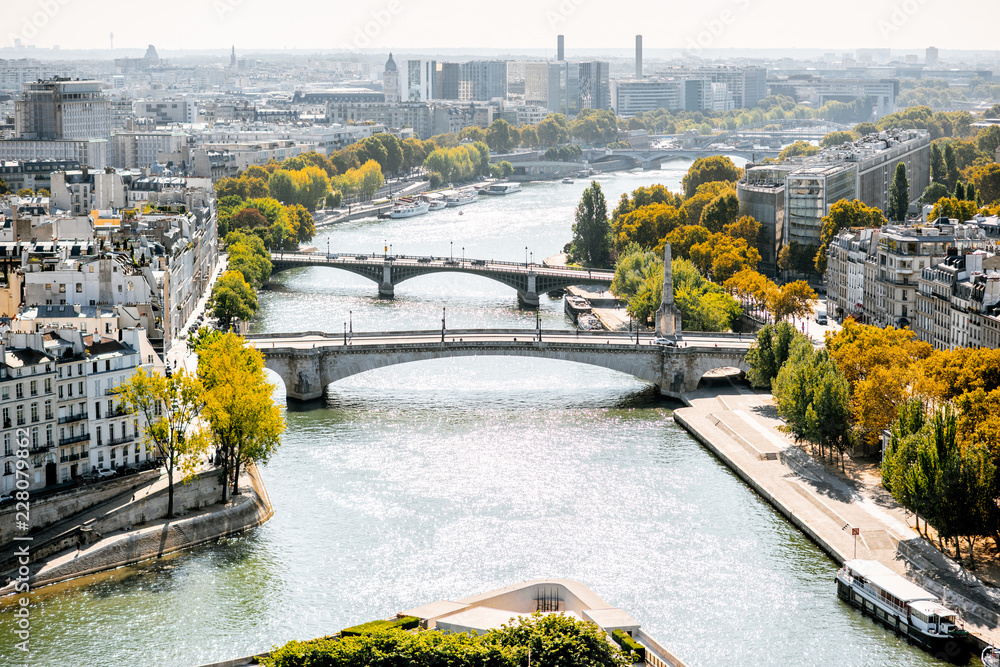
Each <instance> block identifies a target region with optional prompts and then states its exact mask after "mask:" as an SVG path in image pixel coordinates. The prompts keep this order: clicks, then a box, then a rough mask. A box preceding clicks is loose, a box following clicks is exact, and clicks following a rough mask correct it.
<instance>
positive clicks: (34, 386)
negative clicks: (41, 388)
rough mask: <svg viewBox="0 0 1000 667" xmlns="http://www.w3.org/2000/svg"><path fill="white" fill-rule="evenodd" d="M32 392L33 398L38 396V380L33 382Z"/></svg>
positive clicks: (31, 385)
mask: <svg viewBox="0 0 1000 667" xmlns="http://www.w3.org/2000/svg"><path fill="white" fill-rule="evenodd" d="M30 390H31V395H32V396H38V380H32V381H31V384H30Z"/></svg>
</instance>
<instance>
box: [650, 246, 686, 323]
mask: <svg viewBox="0 0 1000 667" xmlns="http://www.w3.org/2000/svg"><path fill="white" fill-rule="evenodd" d="M670 259H671V258H670V244H669V243H668V244H666V247H664V248H663V296H662V297H660V309H659V310H657V311H656V335H657V337H659V338H676V337H677V334H679V333H680V332H681V313H680V311H679V310H677V306H676V305H674V282H673V276H672V274H671V270H670Z"/></svg>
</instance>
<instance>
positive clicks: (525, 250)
mask: <svg viewBox="0 0 1000 667" xmlns="http://www.w3.org/2000/svg"><path fill="white" fill-rule="evenodd" d="M524 268H528V246H524Z"/></svg>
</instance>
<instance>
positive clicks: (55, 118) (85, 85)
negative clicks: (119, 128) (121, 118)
mask: <svg viewBox="0 0 1000 667" xmlns="http://www.w3.org/2000/svg"><path fill="white" fill-rule="evenodd" d="M14 117H15V128H16V132H17V138H18V139H105V140H107V139H110V138H111V103H110V102H109V101H108V100H107V99H105V97H104V95H102V94H101V82H100V81H80V80H74V81H71V80H69V79H49V80H44V81H43V80H39V81H36V82H34V83H25V84H24V92H23V94H22V96H21V99H20V100H18V101H17V102H16V103H15V105H14Z"/></svg>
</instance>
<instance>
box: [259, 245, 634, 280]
mask: <svg viewBox="0 0 1000 667" xmlns="http://www.w3.org/2000/svg"><path fill="white" fill-rule="evenodd" d="M333 255H336V257H334V256H333ZM388 257H392V259H391V260H389V261H391V262H392V264H393V265H394V266H400V267H403V266H413V267H423V268H432V267H433V268H440V269H450V270H457V269H462V270H465V271H469V270H480V271H489V270H492V271H512V272H515V273H523V272H525V271H530V272H533V273H534V274H535V275H538V276H552V277H559V278H584V277H586V278H588V279H591V280H606V281H607V282H609V283H610V282H611V280H612V279H614V277H615V274H614V272H613V271H598V270H589V269H568V268H549V267H545V266H542V265H540V264H535V263H528V264H525V263H523V262H504V261H500V262H498V261H496V260H493V259H472V258H459V257H455V258H451V257H431V256H423V257H419V256H411V255H391V256H390V255H385V254H382V255H380V254H378V253H374V254H371V253H353V252H352V253H343V252H342V253H331V255H330V256H327V255H326V254H324V253H294V252H286V253H271V260H272V261H274V262H302V263H303V264H328V265H330V266H357V265H358V264H376V265H378V266H382V264H383V263H384V262H385V261H386V259H387V258H388ZM428 260H429V261H428Z"/></svg>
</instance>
